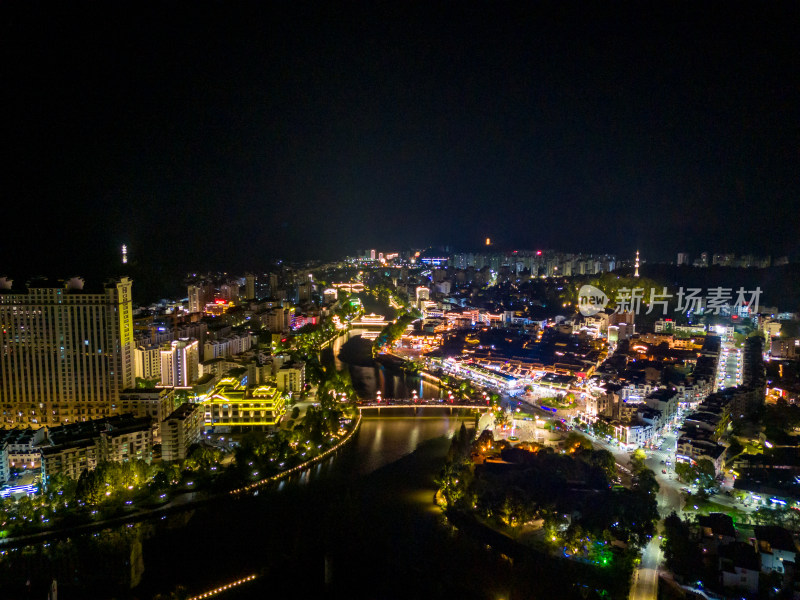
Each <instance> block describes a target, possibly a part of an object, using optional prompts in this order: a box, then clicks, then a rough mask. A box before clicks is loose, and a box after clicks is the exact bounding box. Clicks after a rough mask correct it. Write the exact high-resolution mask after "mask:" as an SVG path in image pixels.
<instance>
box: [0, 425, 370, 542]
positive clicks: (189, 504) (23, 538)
mask: <svg viewBox="0 0 800 600" xmlns="http://www.w3.org/2000/svg"><path fill="white" fill-rule="evenodd" d="M360 425H361V414H360V413H359V414H358V416H357V417H356V420H355V422H354V424H353V426H352V428H351V429H350V431H349V432H348V433H347V434H346V435H345V436H344V437H343V438H342V439H341V440H339V441H338V442H337V443H336V444H335V445H334V446H332V447H331V448H329V449H328V450H326V451H325V452H323V453H321V454H319V455H317V456H315V457H314V458H311V459H309V460H307V461H305V462H302V463H300V464H299V465H296V466H295V467H292V468H291V469H287V470H285V471H281V472H280V473H278V474H276V475H273V476H271V477H266V478H264V479H261V480H260V481H257V482H254V483H252V484H250V485H247V486H243V487H240V488H236V489H233V490H226V491H223V492H217V493H213V494H211V493H207V492H204V491H202V490H200V491H187V492H183V493H181V494H180V495H177V496H176V497H174V498H173V499H172V500H170V501H169V502H167V503H165V504H163V505H162V506H157V507H154V508H150V509H140V510H136V511H133V512H130V513H128V514H125V515H120V516H118V517H112V518H108V519H103V520H100V521H93V522H89V523H82V524H79V525H72V526H70V527H60V528H53V529H48V530H43V531H40V532H36V533H30V534H25V535H19V536H12V537H7V538H4V539H2V540H0V547H2V548H4V549H6V548H8V549H11V548H18V547H21V546H27V545H30V544H36V543H40V542H47V541H49V540H53V539H58V538H63V537H67V536H71V535H76V534H82V533H92V532H94V531H99V530H102V529H107V528H109V527H117V526H120V525H125V524H127V523H136V522H141V521H146V520H149V519H152V518H155V517H162V516H165V515H167V514H170V513H174V512H180V511H185V510H189V509H193V508H197V507H199V506H201V505H204V504H208V503H212V502H216V501H219V500H221V499H223V498H228V497H230V496H240V495H242V494H247V493H253V492H256V491H257V490H258V489H259V488H262V487H264V486H265V485H268V484H270V483H277V482H279V481H281V480H282V479H285V478H287V477H289V476H291V475H295V474H298V473H302V472H303V471H306V470H308V469H310V468H311V467H313V466H314V465H315V464H316V463H318V462H320V461H321V460H324V459H325V458H327V457H329V456H331V455H332V454H333V453H335V452H337V451H338V450H340V449H341V448H342V447H343V446H344V445H345V444H347V443H348V442H349V441H350V440H351V439H352V438H353V436H354V435H355V434H356V432H357V431H358V428H359V427H360Z"/></svg>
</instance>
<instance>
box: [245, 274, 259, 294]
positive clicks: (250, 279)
mask: <svg viewBox="0 0 800 600" xmlns="http://www.w3.org/2000/svg"><path fill="white" fill-rule="evenodd" d="M244 297H245V299H246V300H252V299H254V298H255V297H256V276H255V275H253V274H252V273H247V274H246V275H245V276H244Z"/></svg>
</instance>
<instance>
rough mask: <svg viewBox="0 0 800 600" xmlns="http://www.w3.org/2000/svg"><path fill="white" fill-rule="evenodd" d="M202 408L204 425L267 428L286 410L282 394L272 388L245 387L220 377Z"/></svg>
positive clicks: (262, 386) (265, 386)
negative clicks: (203, 410) (203, 409)
mask: <svg viewBox="0 0 800 600" xmlns="http://www.w3.org/2000/svg"><path fill="white" fill-rule="evenodd" d="M203 407H204V408H205V422H206V426H207V427H258V426H270V427H271V426H274V425H277V424H278V423H279V422H280V420H281V418H282V417H283V415H284V414H285V413H286V406H285V400H284V397H283V394H281V392H280V390H278V389H277V388H276V387H273V386H271V385H259V386H257V387H247V386H244V385H242V383H241V381H239V380H238V379H236V378H234V377H226V378H224V379H221V380H220V382H219V383H218V384H217V387H215V388H214V391H212V392H211V393H210V394H209V395H208V396H207V397H206V399H205V400H204V401H203Z"/></svg>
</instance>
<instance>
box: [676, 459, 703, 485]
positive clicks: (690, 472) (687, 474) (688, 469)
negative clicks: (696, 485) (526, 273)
mask: <svg viewBox="0 0 800 600" xmlns="http://www.w3.org/2000/svg"><path fill="white" fill-rule="evenodd" d="M675 474H676V475H677V476H678V479H679V480H680V481H682V482H683V483H689V482H691V481H694V480H695V479H697V475H698V473H697V470H696V469H695V468H694V467H693V466H692V465H690V464H689V463H687V462H683V461H681V462H678V463H675Z"/></svg>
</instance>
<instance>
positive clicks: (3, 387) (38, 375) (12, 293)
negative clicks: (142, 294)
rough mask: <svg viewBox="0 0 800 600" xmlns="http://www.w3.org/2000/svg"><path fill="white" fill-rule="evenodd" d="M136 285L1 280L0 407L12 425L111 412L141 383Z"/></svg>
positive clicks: (4, 423) (126, 281)
mask: <svg viewBox="0 0 800 600" xmlns="http://www.w3.org/2000/svg"><path fill="white" fill-rule="evenodd" d="M131 287H132V282H131V280H130V279H129V278H127V277H123V278H121V279H119V280H116V281H111V282H109V283H107V284H106V285H104V286H102V287H99V288H97V289H88V288H86V287H85V283H84V281H83V279H80V278H78V277H75V278H72V279H70V280H68V281H66V282H59V283H54V282H44V281H42V282H34V283H30V284H28V285H27V286H25V287H23V288H19V289H17V288H14V287H13V283H12V282H11V281H9V280H7V279H0V410H1V411H2V424H1V426H4V427H14V426H17V425H23V426H31V427H42V426H45V425H48V426H53V425H60V424H62V423H72V422H75V421H86V420H89V419H95V418H100V417H105V416H108V415H109V414H110V411H111V406H112V404H116V403H117V401H118V399H119V394H120V393H121V392H122V391H123V390H125V389H127V388H130V387H133V384H134V365H133V348H134V346H133V344H134V341H133V307H132V303H131V300H132V295H131Z"/></svg>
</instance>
